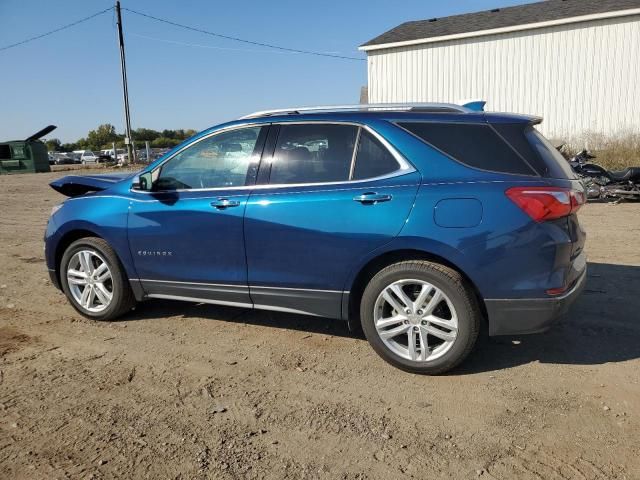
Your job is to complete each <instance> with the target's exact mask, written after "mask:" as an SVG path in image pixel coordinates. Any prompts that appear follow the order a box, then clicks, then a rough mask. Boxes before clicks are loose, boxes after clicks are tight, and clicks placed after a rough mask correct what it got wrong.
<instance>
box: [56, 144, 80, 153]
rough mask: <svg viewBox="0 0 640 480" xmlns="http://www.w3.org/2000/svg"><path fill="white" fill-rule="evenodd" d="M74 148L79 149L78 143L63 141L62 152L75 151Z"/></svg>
mask: <svg viewBox="0 0 640 480" xmlns="http://www.w3.org/2000/svg"><path fill="white" fill-rule="evenodd" d="M74 150H78V144H77V143H63V144H62V145H60V151H61V152H73V151H74Z"/></svg>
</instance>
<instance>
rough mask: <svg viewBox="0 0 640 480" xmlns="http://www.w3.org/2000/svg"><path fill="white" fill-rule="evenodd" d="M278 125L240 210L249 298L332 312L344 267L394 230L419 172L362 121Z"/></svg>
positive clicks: (337, 307)
mask: <svg viewBox="0 0 640 480" xmlns="http://www.w3.org/2000/svg"><path fill="white" fill-rule="evenodd" d="M276 128H279V133H278V138H277V142H276V145H275V148H274V150H273V153H271V152H267V151H266V149H265V154H264V156H263V161H262V164H261V166H260V174H259V181H258V183H263V182H264V184H263V185H259V186H258V187H257V188H256V189H255V190H254V191H253V192H252V193H251V196H250V197H249V201H248V203H247V209H246V214H245V238H246V248H247V261H248V271H249V274H248V277H249V278H248V280H249V287H250V291H251V298H252V300H253V302H254V304H255V307H256V308H270V309H276V310H283V311H291V312H302V313H308V314H314V315H319V316H325V317H333V318H339V317H340V314H341V313H340V312H341V302H342V294H343V290H344V288H345V282H346V278H347V276H348V274H349V273H350V271H351V270H352V269H353V268H354V266H355V265H357V264H358V263H359V262H360V261H361V259H362V258H364V257H365V256H366V255H367V254H368V253H370V252H371V251H373V250H375V249H376V248H378V247H380V246H382V245H384V244H385V243H387V242H389V241H390V240H392V239H393V238H394V237H395V236H396V235H397V234H398V233H399V232H400V230H401V229H402V226H403V225H404V223H405V221H406V219H407V217H408V215H409V212H410V210H411V207H412V205H413V202H414V199H415V196H416V192H417V189H418V185H419V182H420V175H419V174H418V173H417V172H416V171H415V170H414V169H413V167H411V166H410V165H409V164H408V163H407V162H406V160H404V159H403V158H402V157H400V155H399V154H398V153H397V152H395V150H393V149H392V147H391V146H390V145H388V144H386V142H385V141H384V139H382V138H381V137H379V136H378V135H377V134H375V132H373V131H371V130H369V129H368V128H366V127H359V126H357V125H349V124H324V123H305V124H293V123H292V124H282V125H280V126H279V127H277V126H274V127H273V130H275V129H276ZM268 143H271V142H268Z"/></svg>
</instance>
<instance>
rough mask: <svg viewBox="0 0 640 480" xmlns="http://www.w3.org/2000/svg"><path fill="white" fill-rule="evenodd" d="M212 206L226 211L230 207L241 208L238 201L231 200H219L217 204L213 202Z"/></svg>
mask: <svg viewBox="0 0 640 480" xmlns="http://www.w3.org/2000/svg"><path fill="white" fill-rule="evenodd" d="M211 206H212V207H215V208H217V209H218V210H224V209H225V208H229V207H238V206H240V202H239V201H237V200H229V199H228V198H219V199H218V200H216V201H215V202H211Z"/></svg>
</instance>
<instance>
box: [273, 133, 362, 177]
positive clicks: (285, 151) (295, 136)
mask: <svg viewBox="0 0 640 480" xmlns="http://www.w3.org/2000/svg"><path fill="white" fill-rule="evenodd" d="M357 134H358V127H356V126H353V125H331V124H304V125H282V126H281V127H280V134H279V135H278V142H277V143H276V150H275V153H274V158H273V162H272V164H271V175H270V178H269V183H271V184H273V185H277V184H292V183H323V182H342V181H346V180H349V173H350V170H351V161H352V159H353V152H354V148H355V143H356V137H357Z"/></svg>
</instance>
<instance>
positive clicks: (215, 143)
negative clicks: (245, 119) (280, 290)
mask: <svg viewBox="0 0 640 480" xmlns="http://www.w3.org/2000/svg"><path fill="white" fill-rule="evenodd" d="M267 130H268V127H248V128H247V127H245V128H239V129H233V130H226V131H223V132H220V133H217V134H213V135H210V136H206V137H203V138H200V139H197V140H195V141H194V142H193V143H192V144H190V145H188V146H187V147H185V148H184V149H182V150H181V151H179V152H178V153H177V154H176V155H174V156H173V157H171V158H170V159H169V160H167V161H166V162H164V163H163V164H162V166H161V167H159V169H157V170H154V172H153V177H154V182H153V185H154V186H153V190H152V191H151V192H133V193H132V195H133V201H132V202H131V209H130V213H129V225H128V234H129V245H130V249H131V254H132V256H133V258H134V262H135V267H136V271H137V274H138V277H139V279H140V282H141V285H142V287H143V289H144V290H145V293H146V294H147V296H149V297H156V298H170V299H171V298H173V299H179V300H194V301H198V300H201V301H210V302H212V303H220V304H228V305H239V306H250V305H251V299H250V297H249V291H248V286H247V264H246V257H245V246H244V234H243V216H244V211H245V207H246V204H247V199H248V197H249V194H250V192H251V189H252V188H253V187H252V186H253V184H254V183H255V176H256V168H257V165H258V162H259V159H260V155H261V153H262V147H263V145H264V138H265V137H266V133H267V132H266V131H267Z"/></svg>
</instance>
